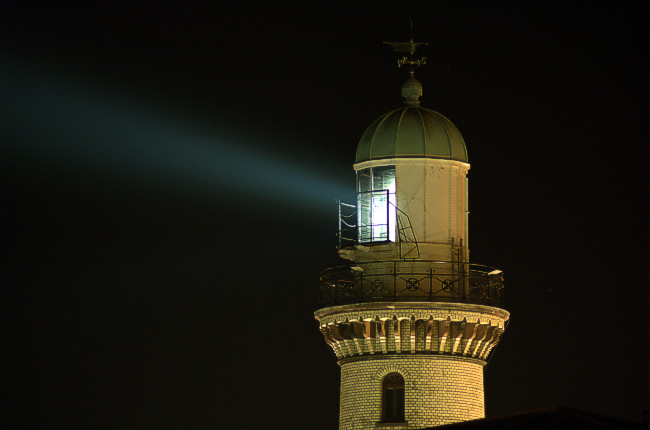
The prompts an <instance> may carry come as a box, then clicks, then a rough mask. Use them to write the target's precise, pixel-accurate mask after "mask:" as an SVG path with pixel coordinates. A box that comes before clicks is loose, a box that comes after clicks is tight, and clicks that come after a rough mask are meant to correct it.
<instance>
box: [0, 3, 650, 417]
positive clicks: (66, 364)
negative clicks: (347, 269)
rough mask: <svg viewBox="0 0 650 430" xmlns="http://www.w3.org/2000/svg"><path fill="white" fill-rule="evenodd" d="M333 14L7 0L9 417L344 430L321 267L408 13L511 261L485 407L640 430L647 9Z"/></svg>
mask: <svg viewBox="0 0 650 430" xmlns="http://www.w3.org/2000/svg"><path fill="white" fill-rule="evenodd" d="M350 3H353V4H346V3H336V2H328V3H311V2H284V3H279V2H278V3H275V2H254V1H250V2H243V1H242V2H228V3H225V2H224V3H220V2H215V1H210V2H208V1H204V2H198V1H196V2H195V1H188V2H168V1H159V2H144V1H139V0H138V1H130V2H121V1H111V2H78V3H74V2H42V3H36V2H30V1H5V2H3V6H2V11H1V13H0V15H1V16H2V18H0V19H1V20H2V25H1V29H0V31H1V34H2V42H1V48H0V73H2V79H1V82H2V84H1V88H2V94H1V95H0V100H1V101H2V103H1V104H2V138H1V141H2V157H1V158H2V166H1V171H2V182H1V183H2V196H3V199H4V204H3V205H2V212H1V214H2V221H3V234H4V237H3V241H2V243H3V245H4V251H5V255H4V259H3V267H2V274H3V278H4V280H3V286H2V288H1V289H0V291H1V296H0V306H1V309H0V310H1V314H0V319H1V332H0V333H1V335H2V338H1V339H2V344H1V350H0V351H1V352H0V360H1V364H2V380H1V382H0V387H1V388H0V390H1V392H2V395H3V405H4V408H3V409H4V412H3V416H2V421H3V423H2V427H3V428H5V427H6V428H51V429H56V428H65V429H69V428H84V429H86V428H96V429H116V428H133V429H143V428H161V429H162V428H170V429H181V428H182V429H208V428H246V429H254V428H255V429H257V428H280V427H282V428H289V429H294V428H295V429H304V428H311V429H330V430H331V429H335V428H337V422H338V384H339V368H338V366H337V364H336V361H335V359H334V357H333V355H332V353H331V352H330V351H329V349H328V347H327V346H326V344H325V342H324V341H323V339H322V336H321V334H320V333H319V331H318V330H317V325H316V322H315V320H314V318H313V311H314V309H315V308H316V307H317V306H318V301H317V300H318V290H319V284H318V278H319V272H320V270H322V269H325V268H327V267H330V266H333V265H337V264H343V263H344V261H343V260H339V259H338V257H337V255H336V249H335V231H336V228H337V207H336V203H335V199H336V198H337V197H342V198H344V199H347V200H352V199H353V196H352V194H351V193H352V192H353V191H354V173H353V170H352V163H353V161H354V154H355V151H356V146H357V143H358V140H359V138H360V137H361V134H362V133H363V131H364V129H365V128H366V127H367V126H368V125H369V124H370V123H371V122H372V121H373V120H374V119H375V118H377V117H378V116H380V115H381V114H383V113H385V112H387V111H389V110H391V109H394V108H397V107H400V106H401V100H400V97H399V88H400V86H401V84H402V82H403V81H404V79H405V77H406V72H405V71H404V70H399V69H397V67H396V57H395V55H394V54H393V53H392V52H391V49H390V48H389V47H388V46H386V45H382V44H381V42H382V41H407V40H408V38H409V20H410V19H411V18H413V25H414V38H415V39H416V41H423V42H430V45H429V46H428V47H426V48H423V49H421V51H420V53H421V55H425V56H426V57H427V65H426V66H425V67H424V68H422V69H420V70H419V71H417V73H416V77H417V78H418V79H419V80H420V81H421V83H422V85H423V87H424V97H423V98H422V103H423V105H424V106H425V107H428V108H431V109H433V110H436V111H438V112H440V113H442V114H444V115H445V116H447V117H448V118H450V119H451V120H452V121H453V122H454V123H455V124H456V126H457V127H458V129H459V130H460V131H461V133H462V134H463V137H464V138H465V141H466V143H467V148H468V154H469V161H470V163H471V166H472V168H471V171H470V174H469V178H470V211H471V215H470V224H469V225H470V228H469V231H470V249H471V260H472V262H473V263H479V264H486V265H490V266H494V267H498V268H500V269H501V270H503V271H504V273H505V280H506V290H505V293H506V296H505V297H506V299H505V300H506V302H505V308H506V309H507V310H508V311H510V312H511V322H510V324H509V326H508V328H507V330H506V332H505V334H504V336H503V338H502V340H501V343H500V344H499V347H498V348H497V349H496V350H495V353H494V355H493V356H492V359H491V361H490V362H489V365H488V366H487V367H486V368H485V394H486V409H487V415H488V416H497V415H502V414H507V413H513V412H521V411H526V410H531V409H535V408H542V407H549V406H555V405H565V406H568V407H573V408H577V409H581V410H585V411H589V412H593V413H601V414H605V415H610V416H614V417H618V418H623V419H627V420H632V421H641V419H642V415H643V412H644V411H646V410H647V409H648V5H647V3H646V2H641V1H639V2H614V1H590V2H586V1H576V2H559V1H551V2H520V1H517V2H515V1H512V2H480V1H426V2H424V1H423V2H410V3H409V2H395V3H393V4H392V5H389V4H388V3H376V2H350ZM10 424H13V425H10Z"/></svg>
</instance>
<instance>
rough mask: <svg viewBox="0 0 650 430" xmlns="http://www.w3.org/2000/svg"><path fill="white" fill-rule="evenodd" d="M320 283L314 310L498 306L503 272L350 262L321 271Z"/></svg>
mask: <svg viewBox="0 0 650 430" xmlns="http://www.w3.org/2000/svg"><path fill="white" fill-rule="evenodd" d="M320 282H321V287H320V308H326V307H329V306H338V305H346V304H352V303H365V302H391V301H393V302H449V303H472V304H479V305H487V306H495V307H501V305H502V304H503V289H504V285H503V272H502V271H500V270H498V269H495V268H493V267H488V266H482V265H478V264H469V263H462V262H451V261H433V260H390V261H370V262H354V263H350V264H347V265H343V266H336V267H332V268H329V269H326V270H323V271H322V272H321V277H320Z"/></svg>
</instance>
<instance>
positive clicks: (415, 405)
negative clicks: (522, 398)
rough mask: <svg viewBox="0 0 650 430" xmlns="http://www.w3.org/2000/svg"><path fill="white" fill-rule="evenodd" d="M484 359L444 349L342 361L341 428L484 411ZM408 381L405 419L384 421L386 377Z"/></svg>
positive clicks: (424, 421) (413, 424) (426, 422)
mask: <svg viewBox="0 0 650 430" xmlns="http://www.w3.org/2000/svg"><path fill="white" fill-rule="evenodd" d="M483 364H484V363H483V362H482V361H480V360H475V359H470V358H461V357H449V356H442V355H412V354H409V355H406V356H400V354H395V355H383V356H374V357H373V356H370V357H358V358H355V359H350V360H347V361H346V360H344V361H343V362H342V363H341V409H340V422H339V428H340V429H341V430H348V429H354V430H359V429H375V428H382V429H415V428H422V427H428V426H435V425H443V424H449V423H454V422H459V421H466V420H473V419H478V418H483V417H484V416H485V410H484V398H483ZM391 372H398V373H399V374H401V375H402V376H403V377H404V381H405V419H406V423H402V424H399V423H390V424H388V423H381V419H382V418H381V411H382V381H383V378H384V376H386V375H388V374H389V373H391Z"/></svg>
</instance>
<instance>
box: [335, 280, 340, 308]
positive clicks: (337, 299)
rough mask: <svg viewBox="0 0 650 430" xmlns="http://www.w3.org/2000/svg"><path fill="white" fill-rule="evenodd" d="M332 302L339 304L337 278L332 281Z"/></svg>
mask: <svg viewBox="0 0 650 430" xmlns="http://www.w3.org/2000/svg"><path fill="white" fill-rule="evenodd" d="M334 304H335V305H338V304H339V280H338V279H336V280H335V281H334Z"/></svg>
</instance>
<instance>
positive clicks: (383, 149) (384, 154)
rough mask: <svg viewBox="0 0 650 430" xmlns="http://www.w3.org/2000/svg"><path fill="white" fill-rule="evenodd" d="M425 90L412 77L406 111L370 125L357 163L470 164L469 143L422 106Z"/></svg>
mask: <svg viewBox="0 0 650 430" xmlns="http://www.w3.org/2000/svg"><path fill="white" fill-rule="evenodd" d="M421 94H422V86H421V85H420V83H419V82H418V81H417V80H416V79H414V78H413V76H412V75H411V77H410V78H409V79H408V80H407V81H406V82H405V83H404V85H403V86H402V96H403V97H404V99H405V102H404V107H403V108H400V109H395V110H393V111H390V112H388V113H386V114H384V115H382V116H380V117H379V118H378V119H377V120H375V122H373V123H372V124H370V127H368V128H367V129H366V131H365V132H364V133H363V136H361V141H359V146H358V148H357V157H356V161H355V162H356V163H361V162H362V161H369V160H378V159H382V158H397V157H409V158H425V157H426V158H444V159H448V160H457V161H462V162H464V163H467V148H466V147H465V141H464V140H463V137H462V136H461V135H460V132H459V131H458V129H457V128H456V126H455V125H454V124H453V123H452V122H451V121H449V120H448V119H447V118H445V117H444V116H443V115H441V114H439V113H438V112H435V111H432V110H431V109H426V108H423V107H421V106H420V102H419V100H418V99H419V97H420V95H421Z"/></svg>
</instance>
